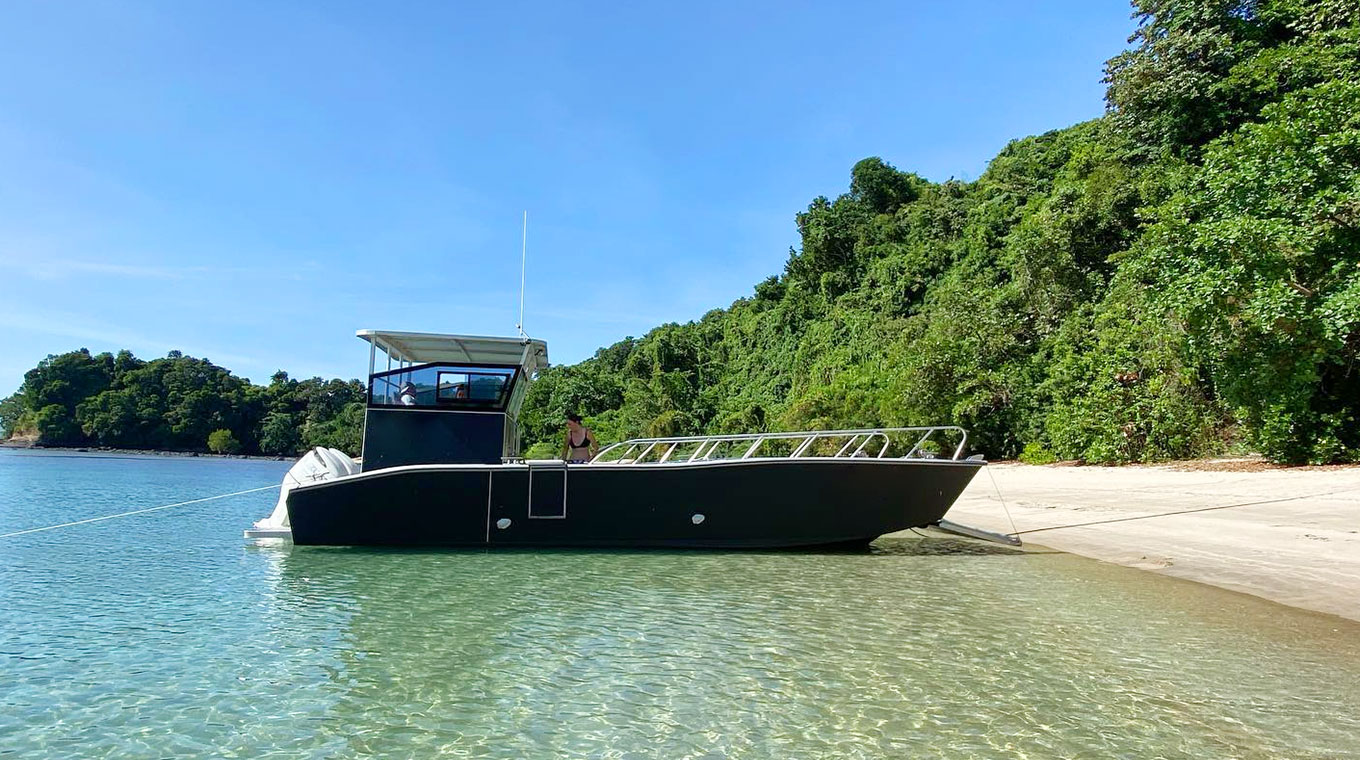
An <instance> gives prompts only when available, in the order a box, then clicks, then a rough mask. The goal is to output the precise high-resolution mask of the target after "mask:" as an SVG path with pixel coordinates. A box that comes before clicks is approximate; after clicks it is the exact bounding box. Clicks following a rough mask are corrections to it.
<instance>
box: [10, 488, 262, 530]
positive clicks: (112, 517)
mask: <svg viewBox="0 0 1360 760" xmlns="http://www.w3.org/2000/svg"><path fill="white" fill-rule="evenodd" d="M271 488H278V486H277V485H272V486H260V487H259V488H247V489H246V490H244V491H235V492H233V493H224V494H218V495H217V496H205V497H203V498H202V499H190V500H188V501H177V502H175V503H174V504H162V505H161V506H159V507H147V508H146V509H134V510H132V511H130V512H119V513H118V514H116V515H104V516H102V517H91V518H88V519H85V520H76V521H75V522H67V523H60V524H58V525H46V526H43V527H41V528H29V529H28V530H16V531H14V532H13V533H0V538H13V537H15V536H22V535H26V534H28V533H42V532H43V531H45V530H56V529H57V528H69V527H71V526H72V525H85V524H86V523H95V522H102V521H104V520H115V519H117V518H119V517H128V516H130V515H140V514H145V513H147V512H155V511H157V510H161V509H170V508H171V507H183V506H185V505H188V504H199V503H202V502H205V501H213V500H215V499H226V498H228V497H231V496H240V495H242V494H247V493H255V492H256V491H267V490H269V489H271Z"/></svg>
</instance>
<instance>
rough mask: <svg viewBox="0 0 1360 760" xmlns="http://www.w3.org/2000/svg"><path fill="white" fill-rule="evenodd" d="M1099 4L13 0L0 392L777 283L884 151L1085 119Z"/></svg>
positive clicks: (552, 332) (571, 338) (4, 120)
mask: <svg viewBox="0 0 1360 760" xmlns="http://www.w3.org/2000/svg"><path fill="white" fill-rule="evenodd" d="M1129 13H1130V9H1129V6H1128V5H1127V3H1126V2H1124V0H1064V1H1063V2H1039V3H1015V2H981V1H978V0H954V2H949V3H936V2H869V3H842V4H826V3H821V4H803V3H791V2H778V3H775V2H761V3H756V2H750V3H745V2H730V1H729V2H712V3H708V2H689V3H665V4H662V3H639V4H623V3H600V4H578V3H571V2H554V3H543V4H524V3H478V4H473V3H456V2H452V1H450V2H428V3H410V4H395V3H372V2H367V3H359V2H336V1H333V0H327V1H326V2H321V1H320V0H317V1H314V2H305V3H304V2H285V1H283V0H271V2H246V1H243V0H233V2H226V3H216V4H210V3H199V2H180V1H179V0H173V1H172V0H167V1H166V2H155V3H151V2H142V3H125V2H78V1H67V2H60V3H53V2H13V3H7V4H6V10H5V21H4V24H3V25H2V26H0V71H4V72H5V75H4V76H3V77H0V336H2V337H0V345H2V346H3V351H0V395H4V394H8V393H9V392H10V391H12V390H14V389H15V388H17V387H18V385H19V383H20V382H22V379H23V372H24V371H25V370H27V369H28V368H30V367H32V366H33V365H34V364H35V363H36V362H38V361H39V360H40V359H42V358H43V357H44V356H45V355H47V354H50V353H59V352H62V351H67V350H72V349H75V348H79V347H81V346H85V347H88V348H89V349H90V350H92V351H105V350H117V349H119V348H129V349H131V350H133V351H134V352H135V353H137V354H138V355H139V356H142V357H144V358H152V357H155V356H161V355H164V354H165V353H166V352H167V351H169V350H171V349H180V350H183V351H184V352H186V353H189V354H193V355H196V356H206V357H208V358H210V359H212V360H213V361H215V362H217V363H219V364H222V365H224V366H226V367H229V368H231V369H232V370H234V371H235V372H236V373H237V374H240V375H244V376H247V377H250V378H251V379H253V380H255V381H256V382H262V381H267V380H268V376H269V375H270V374H271V373H272V372H273V371H274V370H276V369H285V370H287V371H289V373H290V374H292V375H293V376H295V377H298V376H311V375H322V376H326V377H333V376H343V377H357V376H359V375H360V374H362V372H363V371H364V367H365V366H366V364H367V352H366V350H365V346H364V344H361V343H360V342H359V341H358V340H357V339H355V338H354V337H353V336H354V331H355V330H356V329H358V328H368V327H374V328H385V329H402V330H421V331H429V332H463V333H473V334H505V335H509V334H513V333H514V325H515V322H516V319H517V311H518V289H519V249H520V222H521V215H522V213H523V212H524V210H526V209H527V210H528V212H529V269H528V288H527V290H528V305H527V315H526V318H525V327H526V329H527V330H528V332H529V333H530V334H532V335H534V336H535V337H541V338H544V339H546V340H547V341H548V342H549V347H550V354H551V357H552V359H553V360H554V361H555V362H558V363H562V362H575V361H579V360H580V359H583V358H586V357H588V356H589V355H590V354H591V353H592V352H593V351H594V350H595V349H596V348H597V347H599V346H602V345H607V344H609V343H612V342H614V341H616V340H619V339H621V338H623V337H624V336H627V335H641V334H643V333H645V332H646V331H647V330H648V329H650V328H651V327H654V326H656V325H658V324H661V323H663V322H668V321H687V320H690V319H695V318H697V317H699V316H701V315H702V314H703V313H704V312H706V311H708V310H709V309H712V308H717V307H723V306H726V305H727V304H729V303H731V302H732V301H733V300H734V299H736V298H739V297H742V296H745V295H748V294H749V293H750V292H751V291H752V288H753V287H754V285H755V284H756V283H757V282H759V281H760V280H762V279H764V278H765V277H767V276H769V275H771V274H775V273H778V272H780V271H782V267H783V263H784V261H785V259H786V257H787V252H788V249H789V246H791V245H795V244H796V243H797V231H796V229H795V226H794V214H795V213H796V212H798V211H799V210H801V209H803V208H805V207H806V206H807V204H808V202H809V201H810V200H811V199H812V198H813V197H815V196H817V195H828V196H834V195H836V194H838V193H841V192H844V191H845V189H846V186H847V184H848V181H849V171H850V167H851V166H852V165H853V164H854V162H855V161H857V160H859V159H861V158H864V157H866V156H872V155H878V156H882V157H883V158H885V159H886V160H888V161H889V162H891V163H893V164H894V165H896V166H897V167H899V168H902V169H908V170H912V171H915V172H918V173H920V174H922V175H924V176H926V177H928V178H930V179H934V180H943V179H947V178H949V177H951V176H953V177H960V178H964V179H972V178H975V177H976V176H977V175H978V174H979V173H981V172H982V171H983V169H984V168H985V167H986V162H987V160H988V159H989V158H991V157H992V156H993V155H995V154H996V152H997V151H998V150H999V149H1000V148H1002V147H1003V146H1004V145H1005V144H1006V143H1007V142H1008V141H1009V140H1011V139H1014V138H1018V137H1022V136H1025V135H1029V134H1036V133H1040V132H1044V131H1047V130H1050V129H1054V128H1058V127H1064V126H1067V125H1070V124H1073V123H1075V122H1077V121H1081V120H1084V119H1088V118H1092V117H1095V116H1098V115H1099V114H1100V113H1101V112H1102V110H1103V101H1102V97H1103V93H1104V88H1103V86H1102V85H1101V83H1100V79H1101V76H1102V65H1103V62H1104V61H1105V59H1107V58H1109V57H1111V56H1112V55H1114V54H1115V53H1116V52H1118V51H1119V50H1120V49H1122V47H1123V46H1124V45H1125V40H1126V38H1127V37H1128V35H1129V33H1130V32H1131V31H1132V28H1133V22H1132V21H1131V20H1130V18H1129Z"/></svg>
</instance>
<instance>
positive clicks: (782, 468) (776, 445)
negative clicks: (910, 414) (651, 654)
mask: <svg viewBox="0 0 1360 760" xmlns="http://www.w3.org/2000/svg"><path fill="white" fill-rule="evenodd" d="M358 337H360V338H362V339H364V340H366V341H368V342H369V344H370V349H369V375H368V377H369V380H368V404H367V407H368V408H367V410H366V413H365V417H364V435H363V455H362V457H361V458H360V459H359V460H353V459H351V458H349V457H348V456H346V455H345V454H343V453H342V452H339V451H336V450H335V449H314V450H312V451H311V452H309V453H308V454H307V455H305V456H304V457H303V458H302V459H301V460H299V461H298V463H297V464H295V465H294V466H293V468H292V469H291V470H289V472H288V475H286V476H285V478H284V483H283V488H282V490H281V492H280V495H279V502H278V505H277V507H276V508H275V510H274V513H273V514H272V515H271V516H270V517H269V518H266V519H264V520H261V521H259V522H257V523H256V524H255V526H254V527H253V528H252V529H250V530H247V531H245V535H246V537H248V538H290V539H291V540H292V541H293V543H295V544H300V545H305V544H322V545H350V546H360V545H372V546H478V547H548V546H562V547H565V546H593V547H689V548H779V547H798V546H824V545H862V544H867V543H868V542H870V541H872V540H873V539H875V538H877V537H878V536H881V535H883V534H885V533H891V532H893V531H898V530H903V529H905V528H912V527H921V526H926V525H932V524H936V523H938V522H939V521H940V520H941V518H942V517H943V516H944V514H945V512H946V511H948V509H949V507H950V506H951V505H952V504H953V503H954V500H955V499H956V498H958V496H959V494H960V493H961V492H962V491H963V489H964V487H966V486H967V485H968V483H969V481H971V480H972V479H973V476H974V475H975V474H976V473H977V471H978V469H979V468H980V467H982V466H984V463H983V462H982V461H981V459H980V458H965V457H964V454H965V447H966V444H967V433H966V432H965V431H964V430H962V429H961V428H957V427H953V426H937V427H910V428H877V429H865V430H830V431H809V432H799V433H744V434H739V435H713V436H689V437H669V438H645V439H634V440H629V441H624V442H621V443H616V444H613V445H611V446H608V447H606V448H604V449H603V450H601V451H600V452H599V453H598V454H597V455H596V456H595V457H594V458H593V459H591V460H590V461H589V462H586V463H580V464H569V463H566V462H563V461H560V460H525V459H522V458H520V457H519V426H518V422H517V414H518V412H519V408H520V405H521V403H522V401H523V398H524V393H525V390H526V389H527V387H528V385H529V383H531V382H532V380H533V378H534V376H535V375H536V373H537V372H538V371H539V370H541V369H543V368H545V367H547V364H548V350H547V345H546V344H545V343H543V342H542V341H539V340H531V339H527V338H488V337H478V336H465V335H435V334H429V333H410V332H388V331H379V330H360V331H359V332H358ZM379 352H381V354H382V355H383V356H384V357H385V358H386V364H387V367H386V369H382V370H379V368H378V366H377V360H378V354H379Z"/></svg>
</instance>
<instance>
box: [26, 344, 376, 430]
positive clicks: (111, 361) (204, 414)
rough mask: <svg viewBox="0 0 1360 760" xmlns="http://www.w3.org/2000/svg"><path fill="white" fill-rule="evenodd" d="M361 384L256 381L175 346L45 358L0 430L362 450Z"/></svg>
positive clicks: (283, 377)
mask: <svg viewBox="0 0 1360 760" xmlns="http://www.w3.org/2000/svg"><path fill="white" fill-rule="evenodd" d="M363 415H364V386H363V384H362V383H360V382H359V381H358V380H322V379H321V378H311V379H309V380H293V379H291V378H289V377H288V374H287V373H286V372H278V373H275V375H274V376H273V377H272V378H270V382H269V385H265V386H260V385H254V384H252V383H250V381H248V380H245V379H243V378H240V377H237V376H235V375H233V374H232V373H231V372H230V371H229V370H227V369H225V368H223V367H219V366H217V365H216V364H213V363H212V362H210V361H208V360H207V359H197V358H194V357H192V356H185V355H183V354H181V353H180V352H178V351H172V352H170V354H169V355H168V356H166V357H165V358H163V359H153V360H151V361H143V360H141V359H138V358H137V357H135V356H133V355H132V353H131V352H130V351H119V352H118V353H117V354H116V355H114V354H110V353H101V354H91V353H90V352H89V351H88V350H86V349H83V348H82V349H80V350H78V351H71V352H69V353H64V354H59V355H56V356H49V357H47V358H46V359H44V360H43V361H42V362H41V363H39V364H38V366H37V367H35V368H34V369H32V370H29V371H28V372H27V373H26V374H25V375H24V384H23V386H22V387H21V388H20V389H19V392H18V393H16V394H14V395H13V396H10V397H9V398H7V399H5V400H4V401H0V431H3V433H4V436H5V437H8V438H11V439H13V438H16V437H17V438H21V439H24V440H28V441H31V442H33V443H36V444H40V445H45V446H105V447H109V448H116V449H149V450H159V451H193V452H197V451H208V452H212V453H219V454H267V455H280V456H283V455H295V454H300V453H302V452H304V451H306V450H308V449H310V448H311V447H313V446H333V447H335V448H338V449H342V450H344V451H347V452H349V453H351V454H354V455H357V454H358V453H359V442H360V435H361V434H362V431H363Z"/></svg>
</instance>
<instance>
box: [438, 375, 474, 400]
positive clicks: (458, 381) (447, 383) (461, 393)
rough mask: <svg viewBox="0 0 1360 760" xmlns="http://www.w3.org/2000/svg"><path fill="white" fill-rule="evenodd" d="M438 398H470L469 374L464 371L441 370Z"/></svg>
mask: <svg viewBox="0 0 1360 760" xmlns="http://www.w3.org/2000/svg"><path fill="white" fill-rule="evenodd" d="M438 388H439V389H438V391H437V392H436V398H438V399H439V400H440V401H453V400H455V399H465V398H468V376H467V375H466V374H464V373H462V372H440V373H439V386H438Z"/></svg>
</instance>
